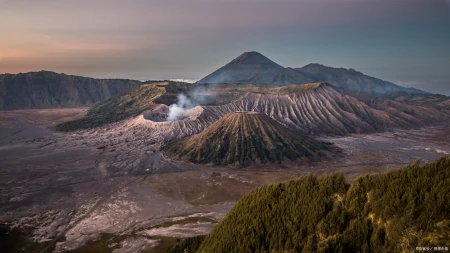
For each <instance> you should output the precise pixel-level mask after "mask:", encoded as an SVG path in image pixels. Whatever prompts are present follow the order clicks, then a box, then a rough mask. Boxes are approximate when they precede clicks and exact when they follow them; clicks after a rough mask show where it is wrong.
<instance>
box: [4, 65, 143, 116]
mask: <svg viewBox="0 0 450 253" xmlns="http://www.w3.org/2000/svg"><path fill="white" fill-rule="evenodd" d="M139 85H141V82H139V81H134V80H126V79H94V78H87V77H81V76H72V75H65V74H57V73H54V72H49V71H40V72H29V73H20V74H2V75H0V110H12V109H25V108H52V107H70V106H81V105H93V104H95V103H98V102H101V101H104V100H107V99H109V98H111V97H114V96H116V95H118V94H121V93H123V92H125V91H128V90H130V89H132V88H134V87H137V86H139Z"/></svg>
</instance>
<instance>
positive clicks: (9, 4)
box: [0, 0, 450, 95]
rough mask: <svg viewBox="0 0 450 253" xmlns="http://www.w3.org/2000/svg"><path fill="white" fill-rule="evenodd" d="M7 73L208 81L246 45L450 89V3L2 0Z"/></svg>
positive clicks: (294, 59) (297, 61) (1, 62)
mask: <svg viewBox="0 0 450 253" xmlns="http://www.w3.org/2000/svg"><path fill="white" fill-rule="evenodd" d="M0 34H1V35H0V73H19V72H28V71H38V70H51V71H55V72H59V73H60V72H63V73H67V74H76V75H82V76H90V77H101V78H105V77H106V78H113V77H114V78H115V77H117V78H131V79H139V80H150V79H169V78H193V79H195V78H202V77H204V76H206V75H207V74H209V73H211V72H213V71H214V70H216V69H217V68H219V67H221V66H223V65H225V64H226V63H228V62H229V61H231V60H232V59H234V58H236V57H237V56H239V55H240V54H242V53H243V52H246V51H258V52H260V53H262V54H263V55H265V56H267V57H268V58H270V59H272V60H273V61H275V62H277V63H278V64H280V65H282V66H286V67H288V66H289V67H301V66H304V65H306V64H308V63H320V64H323V65H327V66H332V67H344V68H354V69H356V70H359V71H361V72H363V73H365V74H368V75H371V76H375V77H378V78H381V79H383V80H387V81H391V82H394V83H397V84H399V85H403V86H407V87H415V88H420V89H423V90H427V91H431V92H434V93H441V94H446V95H450V0H296V1H288V0H163V1H151V0H0Z"/></svg>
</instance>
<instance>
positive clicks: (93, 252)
mask: <svg viewBox="0 0 450 253" xmlns="http://www.w3.org/2000/svg"><path fill="white" fill-rule="evenodd" d="M125 238H126V236H116V235H112V234H102V235H101V237H100V239H99V240H95V241H93V242H90V243H87V244H86V245H85V246H82V247H80V248H78V249H75V250H72V251H68V252H67V253H69V252H70V253H97V252H112V251H113V250H115V249H118V248H120V244H119V243H120V242H121V241H122V240H124V239H125Z"/></svg>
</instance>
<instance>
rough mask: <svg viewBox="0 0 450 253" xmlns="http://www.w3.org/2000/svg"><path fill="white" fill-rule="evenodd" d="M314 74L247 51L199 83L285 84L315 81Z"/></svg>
mask: <svg viewBox="0 0 450 253" xmlns="http://www.w3.org/2000/svg"><path fill="white" fill-rule="evenodd" d="M313 81H314V78H313V75H311V74H309V73H306V72H300V71H297V70H294V69H291V68H284V67H282V66H280V65H278V64H277V63H275V62H273V61H272V60H270V59H269V58H267V57H265V56H264V55H262V54H260V53H258V52H245V53H243V54H242V55H240V56H239V57H237V58H236V59H234V60H232V61H231V62H230V63H228V64H226V65H225V66H223V67H221V68H220V69H218V70H216V71H214V72H213V73H211V74H210V75H208V76H206V77H204V78H203V79H201V80H199V81H198V82H197V83H210V84H217V83H252V84H275V85H285V84H292V83H308V82H313Z"/></svg>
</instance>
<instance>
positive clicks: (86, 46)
mask: <svg viewBox="0 0 450 253" xmlns="http://www.w3.org/2000/svg"><path fill="white" fill-rule="evenodd" d="M58 48H59V49H62V50H72V51H90V52H102V51H127V50H133V49H136V47H133V46H130V45H122V44H104V43H60V44H59V45H58Z"/></svg>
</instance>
